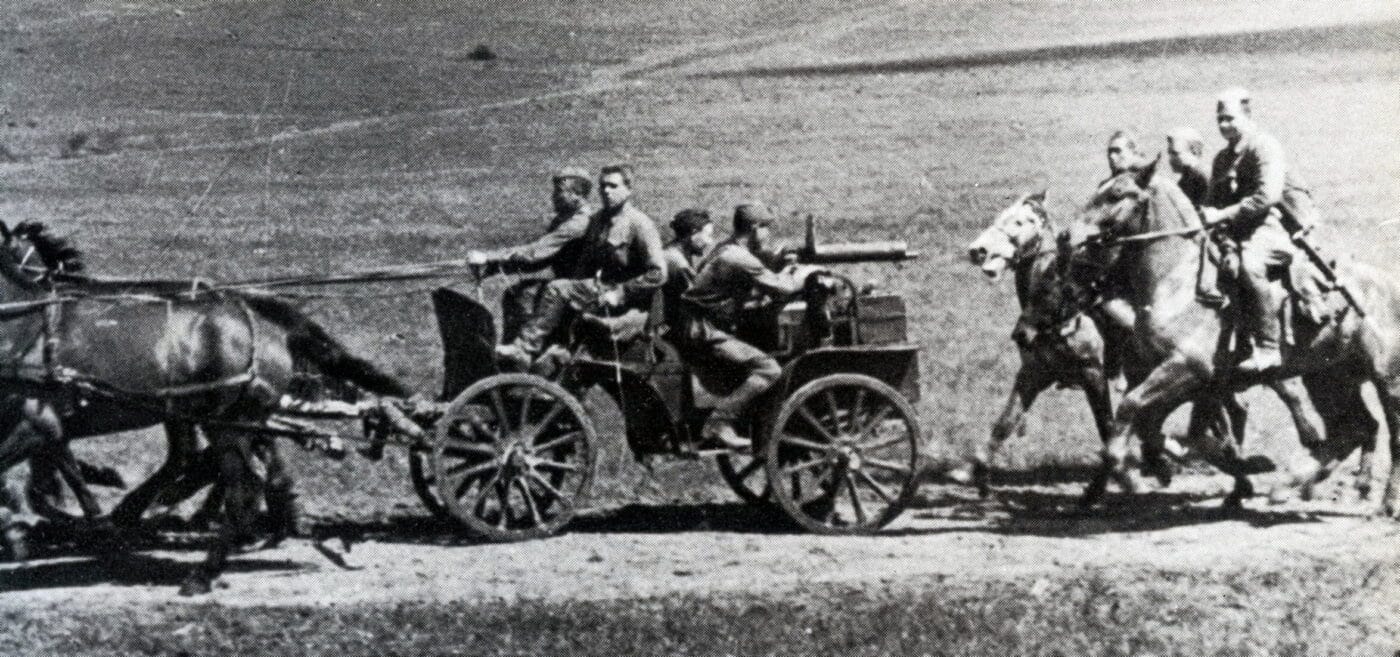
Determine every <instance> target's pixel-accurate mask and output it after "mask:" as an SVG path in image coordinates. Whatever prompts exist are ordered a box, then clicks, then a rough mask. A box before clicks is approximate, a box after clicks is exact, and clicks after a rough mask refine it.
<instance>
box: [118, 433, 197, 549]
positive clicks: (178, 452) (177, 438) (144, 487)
mask: <svg viewBox="0 0 1400 657" xmlns="http://www.w3.org/2000/svg"><path fill="white" fill-rule="evenodd" d="M197 441H198V437H197V436H196V435H195V432H194V425H191V424H188V423H183V422H166V423H165V444H166V451H165V462H164V463H162V464H161V466H160V468H158V469H157V470H156V471H155V473H154V474H152V475H151V476H150V477H149V478H148V479H146V481H143V482H141V484H140V485H139V486H137V487H136V490H133V491H131V492H130V493H128V494H127V495H126V497H123V498H122V501H121V502H119V503H117V507H116V508H115V509H113V510H112V516H111V518H112V522H113V524H116V525H117V526H119V527H130V526H134V525H136V524H137V523H139V522H140V521H141V516H142V514H144V513H145V512H146V509H148V508H150V506H151V503H152V502H154V501H155V499H156V496H157V495H159V494H160V493H161V491H162V490H165V488H166V487H167V486H169V485H170V484H171V483H173V482H174V481H176V480H177V479H178V478H179V477H180V475H181V474H182V473H184V472H185V471H186V470H187V469H188V468H189V464H190V457H191V455H192V454H193V453H194V452H195V450H196V449H197V448H198V444H197Z"/></svg>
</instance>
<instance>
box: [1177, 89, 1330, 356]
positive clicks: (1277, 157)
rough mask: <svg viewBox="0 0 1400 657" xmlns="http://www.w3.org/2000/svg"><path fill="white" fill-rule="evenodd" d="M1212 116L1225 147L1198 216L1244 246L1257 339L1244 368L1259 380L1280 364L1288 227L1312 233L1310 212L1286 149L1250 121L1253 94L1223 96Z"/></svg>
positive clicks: (1290, 256) (1290, 253) (1290, 254)
mask: <svg viewBox="0 0 1400 657" xmlns="http://www.w3.org/2000/svg"><path fill="white" fill-rule="evenodd" d="M1215 116H1216V123H1217V125H1218V126H1219V128H1220V135H1221V136H1222V137H1224V138H1225V140H1226V141H1227V142H1228V145H1227V146H1226V148H1224V149H1223V150H1221V151H1220V152H1219V153H1217V154H1216V156H1215V162H1214V164H1213V166H1212V168H1211V175H1210V192H1209V194H1208V196H1207V199H1206V206H1207V207H1205V208H1202V211H1201V214H1202V217H1203V219H1204V221H1205V223H1206V225H1207V226H1217V225H1226V226H1228V228H1227V234H1228V235H1229V236H1230V237H1232V238H1234V239H1235V240H1236V241H1237V242H1238V243H1239V246H1240V261H1241V269H1243V276H1241V279H1242V281H1243V288H1244V289H1243V291H1244V293H1245V294H1244V295H1243V297H1244V301H1245V307H1246V308H1248V309H1249V323H1250V328H1251V331H1252V333H1253V337H1254V341H1253V342H1254V349H1253V354H1252V355H1251V356H1250V357H1249V358H1248V359H1247V360H1245V361H1244V362H1242V363H1240V364H1239V369H1240V370H1241V371H1244V372H1249V373H1259V372H1264V371H1266V370H1271V369H1274V368H1277V367H1279V366H1280V365H1282V364H1283V356H1282V353H1281V352H1280V351H1279V343H1280V341H1281V339H1282V334H1283V327H1282V325H1281V323H1280V319H1279V309H1280V307H1281V306H1282V304H1283V302H1284V298H1282V297H1281V295H1280V294H1279V293H1278V292H1276V291H1275V289H1274V286H1273V285H1271V282H1270V280H1269V275H1270V272H1271V270H1276V269H1278V268H1286V267H1288V266H1289V265H1290V264H1291V263H1293V262H1294V260H1295V254H1296V251H1295V249H1294V247H1293V244H1292V242H1291V241H1290V239H1289V237H1290V232H1293V231H1290V230H1289V229H1287V228H1285V221H1287V222H1289V223H1288V225H1289V226H1292V227H1293V228H1294V229H1295V230H1296V229H1298V228H1301V227H1307V226H1311V225H1312V223H1313V221H1314V212H1313V206H1312V203H1311V199H1310V197H1309V196H1308V194H1307V190H1306V188H1305V187H1304V186H1303V185H1302V184H1301V183H1300V182H1299V181H1298V179H1297V177H1296V175H1294V174H1293V173H1292V172H1291V171H1290V170H1289V168H1288V166H1287V164H1286V162H1285V158H1284V152H1283V146H1282V145H1280V144H1279V141H1278V140H1277V139H1275V138H1274V137H1273V136H1272V135H1269V134H1267V133H1265V132H1264V131H1262V130H1260V129H1259V128H1258V126H1257V125H1256V124H1255V123H1254V120H1253V118H1252V117H1251V116H1250V107H1249V93H1248V92H1246V91H1245V90H1243V89H1238V88H1235V89H1229V90H1227V91H1225V92H1223V93H1221V94H1220V96H1219V97H1218V99H1217V101H1216V106H1215ZM1285 213H1286V214H1285Z"/></svg>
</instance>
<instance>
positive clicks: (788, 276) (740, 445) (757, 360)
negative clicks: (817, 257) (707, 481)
mask: <svg viewBox="0 0 1400 657" xmlns="http://www.w3.org/2000/svg"><path fill="white" fill-rule="evenodd" d="M774 221H776V219H775V217H774V215H773V212H772V210H769V209H768V207H767V206H764V205H759V204H745V205H740V206H738V207H737V208H735V209H734V234H733V235H732V236H731V237H730V238H729V239H727V240H725V241H723V242H720V243H719V244H717V245H716V246H715V247H714V249H713V250H711V251H710V253H709V254H708V255H706V256H705V257H704V258H703V259H702V260H701V262H700V266H699V270H698V272H697V273H696V275H695V283H694V284H693V285H691V287H690V289H689V290H687V291H686V292H685V293H684V294H683V295H681V298H682V312H683V313H684V317H685V332H684V335H683V339H682V340H681V344H682V349H683V354H684V356H685V357H686V360H687V361H689V362H690V363H691V365H692V366H693V367H694V368H695V369H696V370H697V371H699V372H701V373H707V372H708V373H717V374H726V375H740V376H742V382H741V383H740V384H739V385H738V386H737V387H736V388H734V389H733V390H732V391H731V392H730V393H729V394H727V395H725V396H724V397H723V398H721V399H720V400H719V401H718V403H716V404H715V408H714V411H713V412H712V413H711V414H710V417H709V419H708V420H706V422H705V426H704V428H703V429H702V431H701V435H702V437H703V438H705V439H706V440H714V441H718V442H719V443H721V444H723V445H724V446H725V447H728V448H730V449H746V448H748V447H749V446H750V441H749V440H747V439H745V438H742V437H740V436H739V433H738V431H737V430H736V429H735V423H736V422H738V421H739V418H741V417H742V416H743V413H744V410H745V409H746V408H748V406H749V404H750V403H752V402H753V400H755V399H757V398H758V397H759V395H762V394H763V393H764V392H766V391H767V390H768V389H769V388H771V387H772V386H773V384H774V383H777V381H778V378H779V377H780V376H782V373H783V370H782V367H780V366H779V365H778V361H777V360H775V359H774V358H773V357H772V356H770V355H768V353H766V352H764V351H763V350H762V349H759V348H758V347H755V346H753V345H751V344H749V343H747V342H745V341H743V340H741V339H739V338H737V337H735V336H734V335H733V333H732V331H733V330H734V325H735V323H736V320H737V319H739V317H738V315H739V314H740V313H741V312H743V308H744V304H745V303H746V302H747V301H749V300H750V299H751V298H752V297H753V296H754V293H755V292H757V293H760V294H764V295H768V296H769V297H771V298H772V301H773V302H774V303H783V302H785V301H786V300H787V299H789V298H791V297H793V296H794V295H796V294H798V293H799V292H801V291H802V286H803V283H804V279H803V278H802V277H801V276H800V275H799V273H798V272H796V271H791V272H783V273H780V272H777V271H774V270H773V268H770V266H768V265H765V264H764V262H765V260H772V257H771V253H770V251H769V250H768V246H769V244H768V243H769V238H770V237H771V231H772V225H773V223H774ZM775 264H776V263H775ZM736 378H737V377H736Z"/></svg>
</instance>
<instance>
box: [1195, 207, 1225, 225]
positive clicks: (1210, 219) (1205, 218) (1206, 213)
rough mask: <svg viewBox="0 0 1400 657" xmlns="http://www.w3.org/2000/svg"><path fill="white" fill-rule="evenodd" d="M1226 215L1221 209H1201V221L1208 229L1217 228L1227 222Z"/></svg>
mask: <svg viewBox="0 0 1400 657" xmlns="http://www.w3.org/2000/svg"><path fill="white" fill-rule="evenodd" d="M1224 215H1225V213H1224V212H1223V211H1221V210H1220V208H1201V221H1202V222H1203V223H1205V225H1206V226H1207V227H1211V226H1215V225H1217V224H1220V223H1221V222H1223V221H1225V216H1224Z"/></svg>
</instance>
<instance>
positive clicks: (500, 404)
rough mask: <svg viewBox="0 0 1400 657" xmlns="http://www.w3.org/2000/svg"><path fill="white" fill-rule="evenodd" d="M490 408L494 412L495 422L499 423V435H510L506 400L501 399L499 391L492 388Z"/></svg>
mask: <svg viewBox="0 0 1400 657" xmlns="http://www.w3.org/2000/svg"><path fill="white" fill-rule="evenodd" d="M490 395H491V407H492V408H494V409H495V411H496V420H497V421H498V422H500V423H501V435H502V436H505V435H506V434H508V433H510V418H509V417H508V416H507V414H506V400H504V399H502V398H501V389H500V388H492V389H491V392H490Z"/></svg>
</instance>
